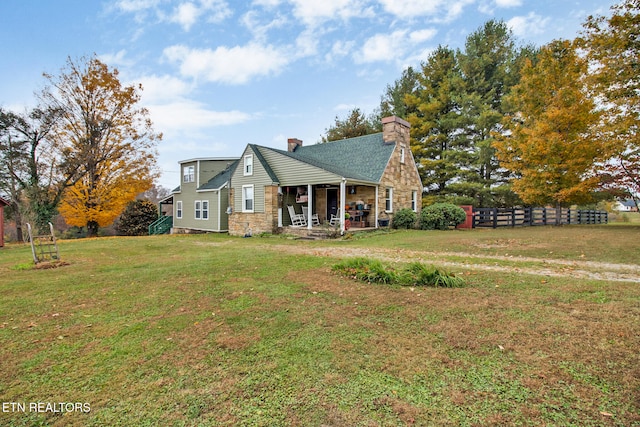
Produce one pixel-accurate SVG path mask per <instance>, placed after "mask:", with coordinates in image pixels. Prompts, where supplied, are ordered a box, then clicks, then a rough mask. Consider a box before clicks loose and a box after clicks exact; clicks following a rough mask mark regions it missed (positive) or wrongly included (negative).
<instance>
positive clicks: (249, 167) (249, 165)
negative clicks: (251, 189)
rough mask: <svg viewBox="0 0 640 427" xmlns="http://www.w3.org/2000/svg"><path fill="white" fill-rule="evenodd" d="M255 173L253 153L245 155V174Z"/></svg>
mask: <svg viewBox="0 0 640 427" xmlns="http://www.w3.org/2000/svg"><path fill="white" fill-rule="evenodd" d="M249 175H253V154H248V155H246V156H244V176H249Z"/></svg>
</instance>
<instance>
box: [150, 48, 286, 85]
mask: <svg viewBox="0 0 640 427" xmlns="http://www.w3.org/2000/svg"><path fill="white" fill-rule="evenodd" d="M163 53H164V57H165V58H166V59H168V60H169V61H170V62H173V63H178V64H179V65H180V73H181V74H182V75H183V76H186V77H191V78H195V79H204V80H206V81H210V82H220V83H228V84H244V83H247V82H248V81H249V80H251V79H252V78H254V77H260V76H266V75H271V74H278V73H279V72H280V71H282V69H283V68H284V67H286V66H287V65H288V64H289V63H290V62H291V61H292V58H293V56H292V54H291V53H289V50H288V49H284V48H275V47H273V46H271V45H266V46H265V45H261V44H258V43H255V42H254V43H250V44H248V45H246V46H234V47H231V48H229V47H226V46H219V47H217V48H216V49H215V50H211V49H191V48H189V47H187V46H183V45H174V46H170V47H168V48H166V49H164V52H163Z"/></svg>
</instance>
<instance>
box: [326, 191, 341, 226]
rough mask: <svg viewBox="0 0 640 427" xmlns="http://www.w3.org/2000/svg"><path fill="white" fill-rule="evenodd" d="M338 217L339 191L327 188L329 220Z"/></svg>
mask: <svg viewBox="0 0 640 427" xmlns="http://www.w3.org/2000/svg"><path fill="white" fill-rule="evenodd" d="M331 215H336V216H337V215H338V189H337V188H327V219H331Z"/></svg>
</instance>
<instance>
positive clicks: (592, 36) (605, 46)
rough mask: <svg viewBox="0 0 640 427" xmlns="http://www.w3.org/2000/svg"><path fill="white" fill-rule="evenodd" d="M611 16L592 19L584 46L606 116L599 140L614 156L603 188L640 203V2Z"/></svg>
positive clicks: (630, 1)
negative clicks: (605, 144) (621, 193)
mask: <svg viewBox="0 0 640 427" xmlns="http://www.w3.org/2000/svg"><path fill="white" fill-rule="evenodd" d="M611 11H612V13H611V15H610V16H608V17H607V16H590V17H589V18H588V19H587V21H586V23H585V24H584V28H585V30H584V32H583V34H582V37H580V38H579V39H578V42H579V43H580V47H581V48H582V49H583V51H584V52H585V56H586V58H587V60H588V61H589V65H590V73H589V79H588V80H587V81H588V83H589V84H590V87H591V90H592V93H593V95H594V97H596V99H597V100H598V104H599V105H600V108H601V110H602V113H603V115H604V120H602V122H601V127H600V129H599V137H600V138H603V139H605V140H606V141H607V148H608V149H609V151H610V154H611V157H610V159H608V161H607V162H605V163H603V165H602V168H601V170H600V173H601V175H602V176H603V187H604V188H606V189H608V190H613V192H614V193H615V192H616V190H618V191H620V190H621V191H622V192H623V193H626V194H624V196H626V197H633V198H634V200H635V202H636V205H638V204H639V203H640V78H639V77H638V76H639V74H640V37H639V36H638V35H639V34H640V0H625V1H623V2H622V3H620V4H618V5H615V6H613V7H612V8H611Z"/></svg>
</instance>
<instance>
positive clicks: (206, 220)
mask: <svg viewBox="0 0 640 427" xmlns="http://www.w3.org/2000/svg"><path fill="white" fill-rule="evenodd" d="M179 163H180V171H181V176H182V179H181V182H180V186H179V187H178V188H176V189H175V190H173V191H172V194H171V195H170V196H168V197H166V198H165V199H163V200H161V201H160V206H161V209H162V206H163V205H173V228H172V232H173V233H184V232H187V233H188V232H226V231H228V229H229V225H228V224H229V215H228V214H227V208H228V206H229V185H228V182H229V177H230V176H231V173H232V172H233V170H234V169H235V167H236V165H237V163H238V159H237V158H197V159H190V160H183V161H181V162H179Z"/></svg>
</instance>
